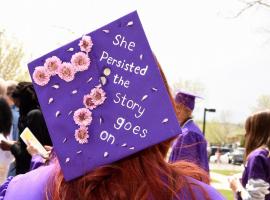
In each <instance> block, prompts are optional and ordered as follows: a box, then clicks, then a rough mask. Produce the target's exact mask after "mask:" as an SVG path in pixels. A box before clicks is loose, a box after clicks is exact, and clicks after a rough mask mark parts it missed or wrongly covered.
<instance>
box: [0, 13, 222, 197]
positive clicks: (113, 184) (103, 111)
mask: <svg viewBox="0 0 270 200" xmlns="http://www.w3.org/2000/svg"><path fill="white" fill-rule="evenodd" d="M126 24H127V25H126ZM108 33H109V34H108ZM122 35H125V37H122ZM90 36H91V37H90ZM111 36H115V39H114V38H112V37H111ZM91 38H92V39H91ZM128 38H129V39H132V42H131V43H129V44H127V41H126V40H128ZM111 39H112V40H113V42H112V40H111ZM120 39H121V42H120ZM135 42H136V48H137V49H139V50H140V51H139V52H140V53H143V54H141V56H139V55H140V54H137V53H138V52H136V53H133V50H134V47H135ZM93 43H94V48H93V49H92V50H91V47H92V46H93ZM117 45H122V47H121V46H120V47H121V48H119V47H117ZM79 47H80V48H79ZM104 48H105V49H106V51H103V50H104ZM107 51H108V52H112V55H113V56H116V58H117V57H118V58H121V56H123V57H122V58H125V59H126V61H127V62H129V61H130V60H133V61H134V63H143V62H146V63H147V65H144V66H145V67H144V68H142V69H141V71H140V67H139V66H136V67H135V66H134V65H133V64H134V63H133V62H132V61H131V62H132V65H131V66H133V67H130V71H126V70H125V68H126V67H128V66H129V63H128V64H127V65H125V68H122V67H121V68H120V67H115V66H113V65H114V64H117V63H119V62H116V60H112V59H113V58H112V57H110V60H111V61H113V62H111V61H109V60H108V63H107V62H106V63H107V64H106V65H105V61H102V62H101V60H102V59H103V60H105V58H106V57H107V56H106V55H107V54H108V53H107ZM126 51H130V52H126ZM83 52H86V53H83ZM102 52H103V53H102ZM104 52H105V53H104ZM134 52H135V50H134ZM100 53H101V54H100ZM98 55H101V56H102V55H103V56H102V58H101V59H96V58H97V56H98ZM90 58H91V61H92V62H93V64H92V62H91V64H90ZM69 60H71V62H73V64H74V66H72V65H71V64H70V63H68V61H69ZM141 60H143V62H140V61H141ZM62 61H63V63H62ZM126 61H123V62H126ZM135 61H136V62H135ZM44 62H45V66H47V67H48V68H46V67H45V66H43V64H44ZM121 62H122V61H121V60H120V63H121ZM28 66H29V71H30V74H31V77H32V79H33V82H34V86H35V90H36V93H37V96H38V99H39V102H40V106H41V109H42V111H43V114H44V118H45V120H46V124H47V126H48V130H49V134H50V136H51V139H52V141H53V144H54V146H53V148H54V150H55V153H56V156H57V157H56V158H54V159H53V160H52V161H51V162H49V163H48V164H47V165H43V166H40V167H38V168H37V169H35V170H32V171H30V172H28V173H26V174H21V175H18V176H16V177H14V178H12V179H11V178H9V179H8V180H7V181H6V182H5V183H4V184H3V185H2V187H1V188H0V194H1V198H2V199H4V200H41V199H49V200H75V199H82V200H88V199H89V200H108V199H117V200H127V199H130V200H133V199H140V200H148V199H151V200H167V199H171V200H176V199H187V200H196V199H197V200H223V199H224V198H223V197H222V196H221V195H220V194H219V193H218V192H217V191H216V190H215V189H214V188H212V187H211V186H209V185H208V184H209V175H208V174H207V173H206V172H205V171H204V170H202V169H201V168H199V167H198V166H196V165H195V164H192V163H188V162H185V161H181V162H176V163H174V164H169V163H167V162H166V160H165V157H166V155H167V152H168V149H169V147H170V144H171V142H172V141H173V139H174V138H175V137H176V136H178V134H179V133H180V132H181V128H180V126H179V123H178V121H177V118H176V116H175V110H174V107H173V102H172V97H171V94H170V92H169V86H168V85H167V81H166V79H165V76H164V74H163V72H162V70H161V68H160V66H159V64H158V63H157V61H156V59H155V57H154V56H153V54H152V51H151V49H150V46H149V43H148V41H147V39H146V36H145V34H144V31H143V28H142V25H141V22H140V20H139V17H138V14H137V12H136V11H134V12H132V13H130V14H128V15H126V16H124V17H122V18H120V19H118V20H116V21H114V22H112V23H110V24H108V25H106V26H105V27H102V28H101V29H97V30H96V31H94V32H91V33H89V34H87V35H84V36H83V37H82V38H79V39H77V40H74V41H73V42H71V43H69V44H67V45H65V46H63V47H60V48H58V49H57V50H55V51H52V52H51V53H49V54H47V55H44V56H42V57H40V58H38V59H36V60H35V61H33V62H31V63H30V64H29V65H28ZM75 66H76V68H75V69H76V70H77V71H76V73H75V69H74V68H73V67H75ZM104 66H108V67H111V68H109V69H108V68H105V69H104ZM123 66H124V65H123ZM57 67H59V69H58V70H56V68H57ZM88 67H89V69H88ZM134 67H135V68H134ZM148 68H149V69H148ZM49 69H50V70H51V71H50V74H47V73H48V71H49ZM101 69H102V70H103V69H104V72H103V74H104V76H103V75H102V76H101V77H100V75H101V73H102V72H101ZM147 70H149V71H148V72H147ZM111 72H112V73H116V72H117V74H115V76H113V75H111V76H109V75H110V73H111ZM133 72H134V74H133ZM146 72H147V73H146ZM57 73H58V74H57ZM139 73H141V74H140V75H139ZM116 75H117V76H116ZM89 76H91V78H90V79H89ZM144 76H146V77H144ZM119 77H121V80H122V77H125V80H132V81H131V82H132V83H133V84H132V85H130V86H129V82H128V83H127V82H124V81H123V80H122V81H120V82H119V84H115V83H114V80H116V81H117V80H119ZM101 78H102V79H101ZM114 78H115V79H114ZM107 79H108V80H109V81H107V82H106V80H107ZM151 81H153V82H151ZM56 83H57V84H56ZM100 83H102V84H100ZM121 83H123V84H122V85H121ZM75 89H76V90H75ZM89 90H90V91H89ZM115 92H116V93H115ZM146 94H147V95H146ZM66 99H68V100H69V101H63V100H66ZM127 99H128V100H127ZM134 102H138V103H136V104H135V103H134ZM119 103H120V104H119ZM139 104H140V105H139ZM135 105H136V106H135ZM142 105H144V106H145V107H143V106H142ZM131 106H133V109H132V110H131V108H132V107H131ZM71 108H72V112H70V110H71ZM145 108H146V109H145ZM136 109H137V110H136ZM136 111H137V112H136ZM140 117H142V118H140ZM132 126H133V127H132ZM131 127H132V128H131ZM88 130H89V131H88ZM28 150H29V149H28ZM1 198H0V199H1Z"/></svg>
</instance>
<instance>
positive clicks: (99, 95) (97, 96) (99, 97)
mask: <svg viewBox="0 0 270 200" xmlns="http://www.w3.org/2000/svg"><path fill="white" fill-rule="evenodd" d="M101 97H102V96H101V93H100V92H96V94H95V99H96V100H100V99H101Z"/></svg>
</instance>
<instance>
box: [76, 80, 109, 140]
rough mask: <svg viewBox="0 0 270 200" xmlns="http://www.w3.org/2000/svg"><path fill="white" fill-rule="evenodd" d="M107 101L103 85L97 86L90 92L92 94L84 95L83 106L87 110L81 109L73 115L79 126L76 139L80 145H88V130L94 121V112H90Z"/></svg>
mask: <svg viewBox="0 0 270 200" xmlns="http://www.w3.org/2000/svg"><path fill="white" fill-rule="evenodd" d="M105 99H106V93H105V91H104V90H103V89H102V88H101V85H98V86H96V87H95V88H93V89H92V90H91V92H90V94H87V95H84V97H83V104H84V106H85V108H79V109H78V110H76V111H75V112H74V114H73V120H74V121H75V123H76V124H77V125H78V126H79V128H78V129H76V130H75V135H74V136H75V139H76V141H78V142H79V143H80V144H85V143H88V138H89V134H88V128H87V126H89V125H90V124H91V122H92V120H93V118H92V112H91V111H90V110H93V109H95V108H96V107H97V106H100V105H102V104H103V103H104V101H105Z"/></svg>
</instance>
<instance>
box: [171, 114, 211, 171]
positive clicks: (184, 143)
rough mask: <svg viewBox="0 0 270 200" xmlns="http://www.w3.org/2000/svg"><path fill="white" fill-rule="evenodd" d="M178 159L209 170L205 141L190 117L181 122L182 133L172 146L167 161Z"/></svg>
mask: <svg viewBox="0 0 270 200" xmlns="http://www.w3.org/2000/svg"><path fill="white" fill-rule="evenodd" d="M178 160H186V161H189V162H193V163H195V164H197V165H198V166H200V167H201V168H203V169H204V170H205V171H207V172H209V163H208V157H207V142H206V140H205V138H204V136H203V133H202V132H201V130H200V129H199V127H198V126H197V125H196V124H195V123H194V121H193V120H192V119H189V120H187V121H186V122H185V123H184V124H183V126H182V134H181V135H179V137H178V138H177V139H176V141H175V142H174V144H173V146H172V152H171V155H170V158H169V162H176V161H178Z"/></svg>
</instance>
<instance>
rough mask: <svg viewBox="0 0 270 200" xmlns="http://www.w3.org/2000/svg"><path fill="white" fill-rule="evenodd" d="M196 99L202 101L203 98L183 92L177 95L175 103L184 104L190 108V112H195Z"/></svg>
mask: <svg viewBox="0 0 270 200" xmlns="http://www.w3.org/2000/svg"><path fill="white" fill-rule="evenodd" d="M196 98H200V99H202V97H200V96H198V95H195V94H192V93H187V92H183V91H179V92H177V94H176V95H175V102H176V103H182V104H184V105H185V106H186V107H188V108H189V109H190V110H193V109H194V107H195V99H196Z"/></svg>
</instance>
